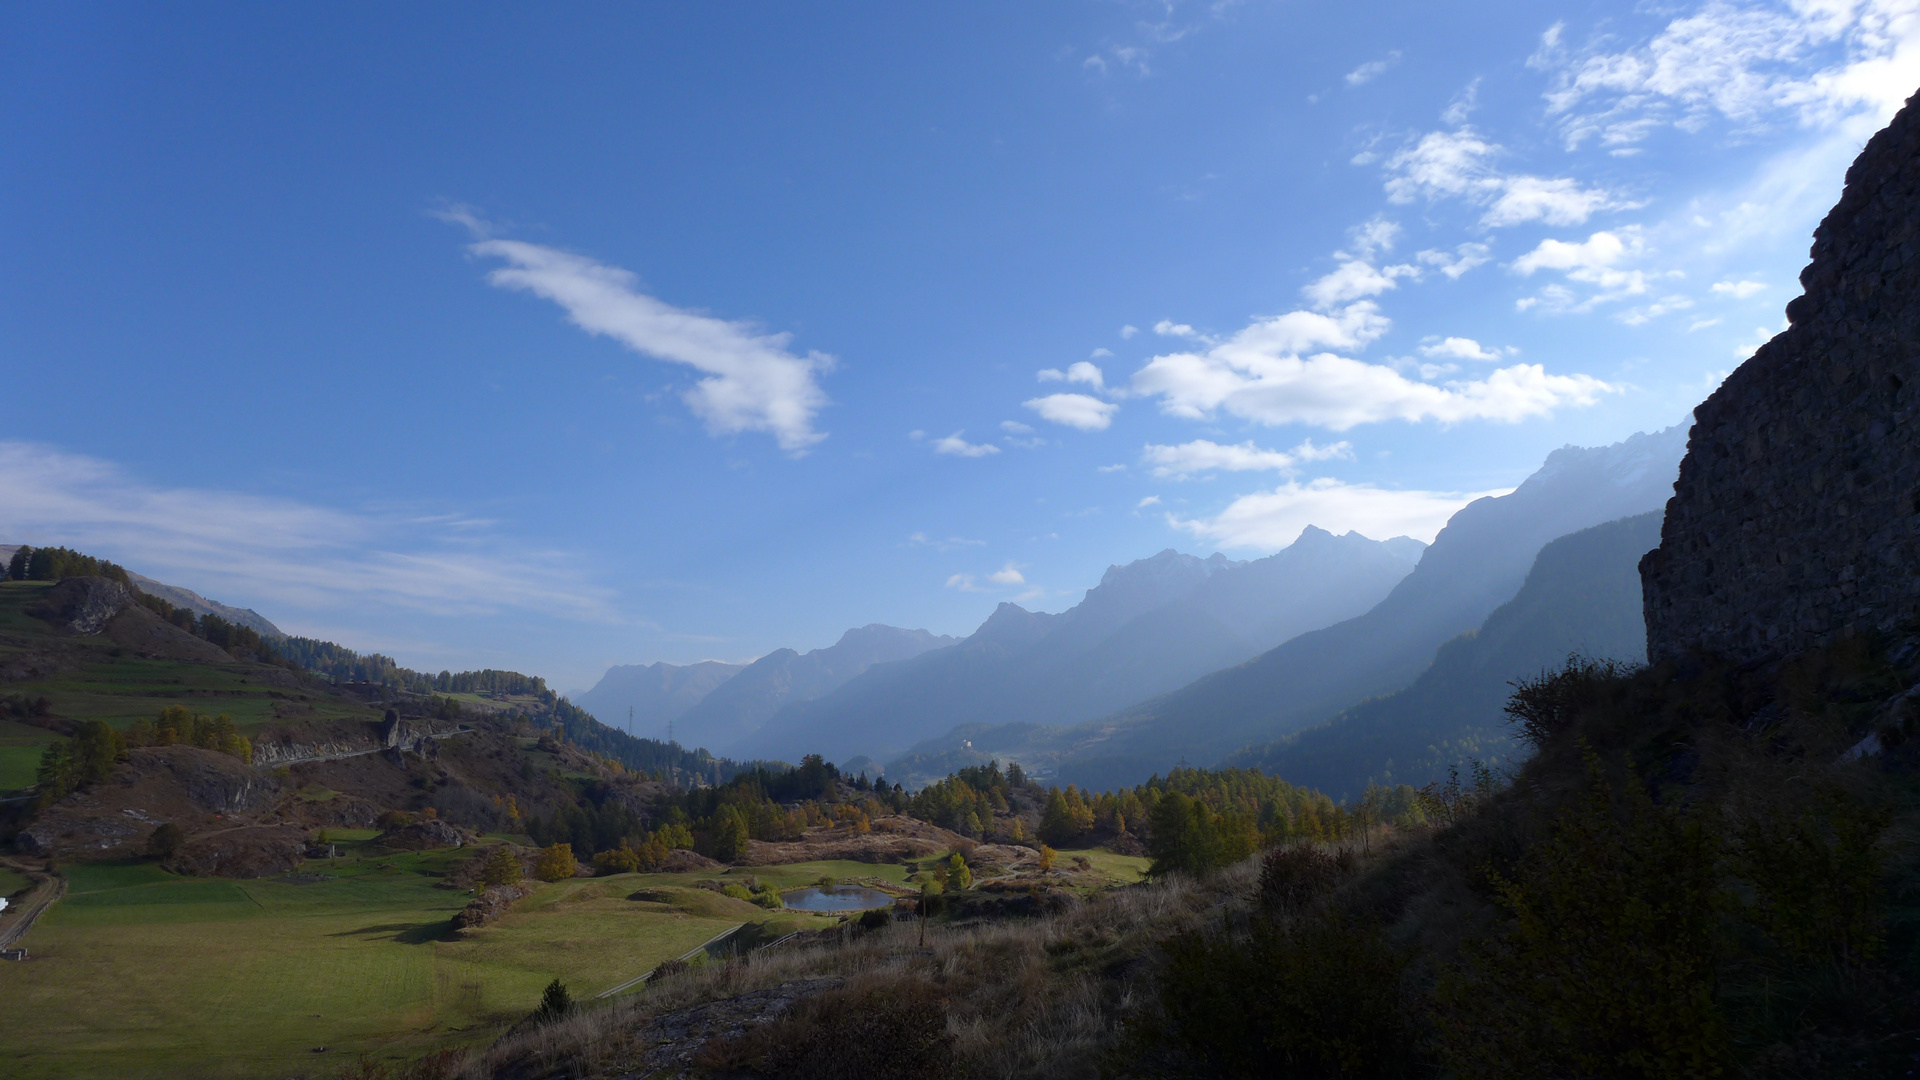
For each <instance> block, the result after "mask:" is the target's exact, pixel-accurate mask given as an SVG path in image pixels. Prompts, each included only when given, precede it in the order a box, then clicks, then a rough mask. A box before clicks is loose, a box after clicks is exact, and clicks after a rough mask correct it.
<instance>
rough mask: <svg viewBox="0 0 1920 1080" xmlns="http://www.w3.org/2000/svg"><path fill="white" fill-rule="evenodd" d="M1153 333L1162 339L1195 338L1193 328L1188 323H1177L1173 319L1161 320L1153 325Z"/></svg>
mask: <svg viewBox="0 0 1920 1080" xmlns="http://www.w3.org/2000/svg"><path fill="white" fill-rule="evenodd" d="M1153 332H1154V333H1156V334H1159V335H1160V336H1161V337H1193V336H1195V332H1194V329H1193V327H1191V326H1188V325H1187V324H1186V323H1176V322H1174V321H1173V320H1171V319H1161V320H1160V321H1159V322H1157V323H1154V324H1153Z"/></svg>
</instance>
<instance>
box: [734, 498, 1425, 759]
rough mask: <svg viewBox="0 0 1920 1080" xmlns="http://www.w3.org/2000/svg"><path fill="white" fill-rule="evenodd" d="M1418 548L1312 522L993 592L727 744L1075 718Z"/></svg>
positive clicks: (1300, 622)
mask: <svg viewBox="0 0 1920 1080" xmlns="http://www.w3.org/2000/svg"><path fill="white" fill-rule="evenodd" d="M1423 549H1424V545H1422V544H1420V543H1419V542H1418V541H1416V540H1411V539H1408V538H1406V537H1397V538H1394V539H1392V540H1385V541H1376V540H1370V539H1368V538H1367V537H1364V536H1361V535H1359V534H1358V533H1348V534H1346V535H1345V536H1335V535H1333V534H1332V533H1329V532H1327V531H1326V530H1324V529H1318V528H1312V527H1309V528H1307V529H1306V530H1304V531H1303V532H1302V533H1301V536H1300V538H1299V539H1298V540H1297V541H1295V542H1294V543H1293V544H1292V545H1290V546H1288V547H1287V548H1285V549H1284V550H1282V551H1280V552H1278V553H1276V554H1274V555H1271V556H1268V557H1267V558H1264V559H1259V560H1254V561H1251V562H1238V561H1234V560H1232V559H1228V558H1227V557H1226V556H1224V555H1220V554H1215V555H1213V556H1211V557H1209V558H1205V559H1202V558H1199V557H1198V556H1194V555H1187V554H1183V553H1180V552H1178V551H1174V550H1172V549H1168V550H1165V551H1162V552H1160V553H1159V554H1157V555H1154V556H1152V557H1150V558H1146V559H1139V560H1136V561H1134V562H1131V563H1128V564H1126V565H1124V566H1112V567H1109V568H1108V569H1107V571H1106V573H1105V574H1103V575H1102V577H1101V579H1100V583H1099V584H1098V585H1096V586H1095V587H1093V588H1092V589H1089V590H1087V593H1086V595H1085V597H1084V598H1083V599H1082V600H1081V602H1080V603H1079V604H1077V605H1075V606H1074V607H1072V608H1069V609H1068V610H1066V611H1063V612H1060V613H1057V614H1049V613H1045V612H1033V611H1028V610H1026V609H1025V608H1022V607H1020V606H1019V605H1017V604H1011V603H1003V604H1001V605H1000V606H999V607H998V608H997V609H995V611H994V612H993V614H992V615H990V616H989V617H988V618H987V620H986V621H985V622H983V623H982V624H981V625H980V628H979V629H978V630H976V631H974V633H973V634H972V635H970V636H969V637H967V639H966V640H964V641H962V642H960V643H959V644H957V645H955V646H953V647H952V648H950V649H943V650H940V651H938V652H935V653H930V654H928V655H925V656H922V657H919V658H917V659H914V660H911V661H905V662H900V663H892V664H878V665H875V666H874V667H873V668H872V669H871V670H869V671H868V672H867V673H865V674H864V675H862V676H860V677H859V678H857V679H853V680H851V681H849V682H848V683H847V684H846V685H845V686H843V687H841V688H840V689H838V690H836V691H834V692H833V693H831V694H827V695H824V696H822V697H820V698H818V699H817V700H815V701H812V702H807V703H803V704H795V705H789V706H787V707H785V708H783V709H782V710H781V711H780V712H779V713H778V714H776V715H775V716H774V717H773V719H771V720H769V721H768V722H767V724H766V726H765V727H764V728H763V729H762V730H761V732H760V733H759V734H758V735H757V736H755V737H754V738H753V739H752V740H750V741H748V742H745V743H741V744H737V745H736V746H735V748H734V751H735V752H736V753H751V754H753V755H755V756H773V757H779V756H782V755H787V754H793V753H799V752H803V748H814V749H817V750H818V751H819V752H822V753H825V754H827V755H828V756H829V757H831V758H835V759H844V758H850V757H852V756H854V755H856V754H867V755H871V756H873V757H875V758H883V757H885V756H887V755H891V754H894V753H897V752H899V751H902V750H905V749H907V748H908V747H910V746H913V745H915V744H916V743H919V742H921V741H923V740H925V739H928V738H931V737H935V736H939V735H941V734H942V733H943V732H948V731H952V730H953V729H955V728H957V727H961V726H963V725H969V724H993V725H1005V724H1022V723H1032V724H1044V725H1063V724H1074V723H1079V722H1082V721H1085V720H1088V719H1091V718H1093V717H1096V716H1099V715H1101V714H1102V713H1105V712H1109V711H1111V710H1113V709H1116V708H1120V707H1123V706H1124V705H1126V704H1127V703H1129V702H1132V701H1137V700H1139V699H1141V698H1143V697H1146V696H1149V695H1152V694H1156V693H1162V692H1165V691H1167V690H1170V689H1173V688H1175V687H1178V686H1180V685H1182V684H1184V683H1186V682H1188V681H1191V680H1192V679H1194V678H1196V677H1198V676H1200V675H1202V674H1205V673H1206V672H1209V671H1214V670H1217V669H1219V668H1221V667H1224V666H1226V665H1229V664H1234V663H1238V662H1239V661H1241V660H1244V659H1246V658H1247V657H1250V656H1253V655H1256V654H1258V653H1259V652H1261V651H1262V650H1264V649H1266V648H1270V647H1272V646H1273V645H1276V644H1278V643H1279V642H1281V641H1284V640H1286V639H1288V638H1290V637H1293V636H1295V635H1297V634H1299V633H1301V632H1303V631H1305V630H1310V629H1314V628H1316V627H1319V626H1325V625H1327V624H1329V623H1332V622H1336V621H1338V620H1340V619H1343V618H1348V617H1350V616H1352V615H1355V614H1358V613H1360V612H1362V611H1365V610H1366V609H1367V608H1369V607H1371V606H1372V605H1373V604H1374V603H1376V602H1378V600H1379V599H1380V598H1381V597H1383V596H1385V595H1386V594H1387V593H1388V592H1389V591H1390V590H1391V589H1392V588H1393V587H1394V585H1395V583H1397V582H1398V581H1400V580H1401V579H1402V578H1404V577H1405V576H1406V575H1407V573H1408V572H1409V571H1410V570H1411V569H1412V568H1413V565H1414V563H1415V562H1416V561H1417V560H1418V558H1419V554H1420V552H1421V551H1422V550H1423Z"/></svg>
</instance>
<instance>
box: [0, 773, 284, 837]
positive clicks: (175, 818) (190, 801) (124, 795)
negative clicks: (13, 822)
mask: <svg viewBox="0 0 1920 1080" xmlns="http://www.w3.org/2000/svg"><path fill="white" fill-rule="evenodd" d="M279 794H280V789H279V785H278V784H277V783H276V782H275V781H274V779H273V777H272V776H271V775H270V774H268V773H267V772H265V771H263V770H260V769H256V768H254V767H253V766H251V765H248V764H247V763H245V762H243V761H240V760H238V759H236V758H232V757H229V756H227V755H226V754H220V753H215V752H214V751H212V750H201V749H199V748H197V747H192V746H164V747H146V748H142V749H137V750H134V751H133V752H132V753H130V754H129V755H128V760H127V762H126V764H124V765H121V766H120V767H119V768H117V769H115V770H114V773H113V775H112V776H111V777H110V778H109V779H107V780H106V781H105V782H104V783H99V784H95V785H93V786H91V787H89V788H87V789H86V790H84V791H80V792H77V793H75V794H72V795H69V796H67V797H66V798H65V799H62V800H61V801H60V802H58V803H55V804H54V805H53V806H51V807H49V808H48V809H47V810H46V812H45V813H43V814H41V815H40V817H39V819H38V820H36V821H35V822H34V823H33V824H32V825H30V826H28V827H27V828H26V829H24V830H22V831H21V833H20V835H19V837H18V838H17V840H16V841H15V842H16V843H17V844H18V845H19V846H20V847H21V849H22V850H24V851H26V852H28V853H30V854H36V855H60V856H63V857H66V856H73V855H100V854H103V853H111V854H115V855H129V854H133V853H135V852H138V851H139V850H141V848H142V847H143V845H145V843H146V838H147V835H148V834H149V833H151V832H152V831H153V830H154V828H155V827H157V826H158V825H160V824H161V823H162V822H169V821H170V822H174V823H176V824H179V825H180V826H181V827H182V828H183V829H186V830H187V831H188V832H189V833H192V832H194V831H195V830H198V829H206V828H218V827H219V819H220V818H221V817H222V816H224V815H232V814H236V813H244V812H247V811H251V810H256V809H259V808H261V807H263V806H265V805H266V804H267V803H268V802H270V801H272V800H273V799H275V798H277V797H278V795H279Z"/></svg>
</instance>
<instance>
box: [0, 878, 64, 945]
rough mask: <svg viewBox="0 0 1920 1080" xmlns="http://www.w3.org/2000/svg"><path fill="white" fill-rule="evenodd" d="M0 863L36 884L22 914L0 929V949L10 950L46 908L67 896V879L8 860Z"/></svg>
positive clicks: (31, 927)
mask: <svg viewBox="0 0 1920 1080" xmlns="http://www.w3.org/2000/svg"><path fill="white" fill-rule="evenodd" d="M0 861H3V862H4V863H5V865H7V866H9V867H12V868H13V869H15V870H18V871H20V872H21V873H23V874H25V875H27V876H28V877H30V878H32V879H34V881H36V882H37V883H38V885H37V887H36V888H35V889H34V891H33V892H32V893H31V894H29V895H28V897H27V902H26V903H25V904H24V905H22V908H23V910H24V914H23V915H21V916H19V917H18V918H16V919H15V920H14V921H13V923H12V925H10V926H6V927H0V949H5V948H11V947H12V945H13V943H14V942H16V941H18V940H20V939H21V938H22V937H23V936H25V935H26V932H27V931H29V930H31V929H33V924H34V923H35V922H36V921H38V920H39V918H40V916H42V915H44V914H46V913H47V909H48V908H50V907H52V906H53V905H54V903H55V902H56V901H58V900H59V899H60V898H61V897H62V896H65V895H66V894H67V879H66V878H63V877H61V876H60V875H59V874H48V873H44V872H42V871H39V870H33V869H30V868H28V867H26V866H22V865H21V864H19V863H16V862H12V861H10V860H0Z"/></svg>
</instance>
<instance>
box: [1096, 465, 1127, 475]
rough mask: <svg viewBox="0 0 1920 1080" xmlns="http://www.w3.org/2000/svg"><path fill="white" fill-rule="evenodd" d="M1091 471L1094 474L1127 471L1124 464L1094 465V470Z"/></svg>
mask: <svg viewBox="0 0 1920 1080" xmlns="http://www.w3.org/2000/svg"><path fill="white" fill-rule="evenodd" d="M1093 471H1094V472H1103V473H1111V472H1126V471H1127V467H1126V465H1124V464H1120V465H1096V466H1094V470H1093Z"/></svg>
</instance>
